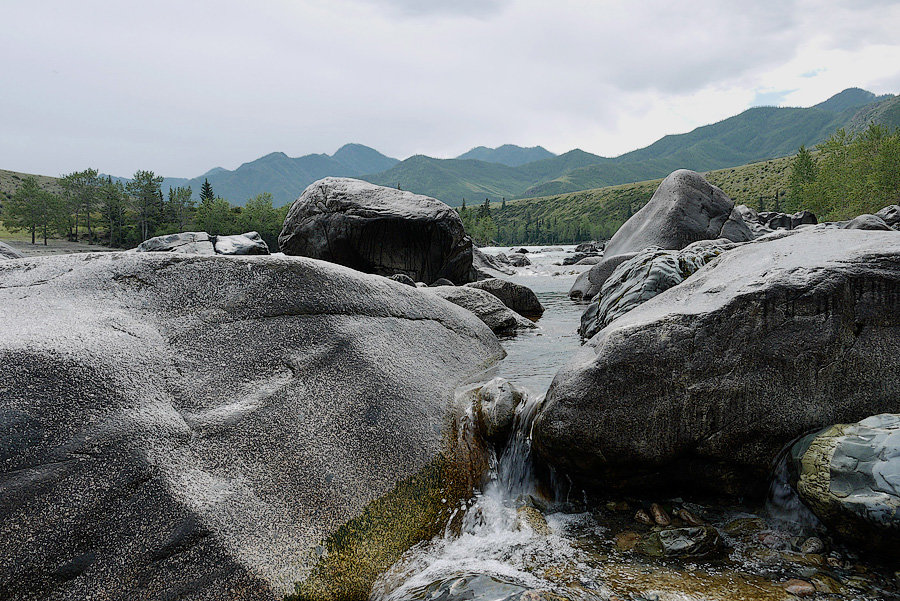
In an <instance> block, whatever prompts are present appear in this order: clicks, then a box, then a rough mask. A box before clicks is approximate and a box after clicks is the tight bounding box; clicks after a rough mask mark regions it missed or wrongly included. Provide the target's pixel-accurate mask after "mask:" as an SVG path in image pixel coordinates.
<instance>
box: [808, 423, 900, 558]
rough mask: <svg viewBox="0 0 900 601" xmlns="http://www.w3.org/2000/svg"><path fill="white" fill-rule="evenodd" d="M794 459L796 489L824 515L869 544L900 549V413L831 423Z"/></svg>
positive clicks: (844, 533)
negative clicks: (834, 424)
mask: <svg viewBox="0 0 900 601" xmlns="http://www.w3.org/2000/svg"><path fill="white" fill-rule="evenodd" d="M791 457H792V459H793V468H794V473H795V474H796V483H795V488H796V489H797V492H798V493H799V495H800V498H801V499H803V501H804V503H806V505H807V506H808V507H810V508H811V509H812V510H813V511H814V512H815V513H816V515H817V516H818V517H819V519H821V520H822V521H823V522H824V523H825V524H826V525H828V526H829V527H830V528H832V529H833V530H834V531H835V532H838V533H839V534H841V535H842V536H843V537H845V538H846V539H848V540H850V541H852V542H856V543H858V544H860V545H861V546H862V547H863V548H867V549H871V548H873V547H884V548H886V549H887V550H890V551H892V552H894V553H896V552H898V551H900V414H881V415H875V416H872V417H868V418H866V419H864V420H862V421H860V422H857V423H854V424H841V425H836V426H831V427H828V428H826V429H824V430H822V431H820V432H817V433H814V434H811V435H809V436H806V437H804V438H803V439H801V440H800V441H798V442H797V443H796V444H794V446H793V447H792V448H791Z"/></svg>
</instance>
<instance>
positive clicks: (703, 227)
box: [569, 169, 755, 300]
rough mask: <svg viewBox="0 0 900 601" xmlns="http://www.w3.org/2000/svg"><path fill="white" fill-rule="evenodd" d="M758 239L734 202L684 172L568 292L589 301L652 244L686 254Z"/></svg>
mask: <svg viewBox="0 0 900 601" xmlns="http://www.w3.org/2000/svg"><path fill="white" fill-rule="evenodd" d="M754 237H755V236H754V235H753V233H752V232H751V231H750V229H749V228H748V227H747V224H746V223H745V222H744V219H743V217H742V216H741V213H740V212H739V211H737V210H736V209H735V205H734V202H733V201H732V200H731V199H730V198H728V197H727V196H726V195H725V193H724V192H722V191H721V190H720V189H719V188H717V187H715V186H713V185H712V184H710V183H709V182H707V181H706V180H705V179H704V178H703V176H702V175H700V174H699V173H696V172H694V171H688V170H687V169H679V170H678V171H674V172H673V173H671V174H670V175H669V176H668V177H667V178H666V179H664V180H663V181H662V183H661V184H660V185H659V187H658V188H657V189H656V192H654V193H653V197H652V198H651V199H650V202H648V203H647V204H646V205H644V207H643V208H641V210H640V211H638V212H637V213H635V214H634V215H632V216H631V218H630V219H629V220H628V221H626V222H625V223H624V224H623V225H622V227H620V228H619V230H618V231H617V232H616V233H615V235H613V237H612V238H611V239H610V241H609V242H608V243H607V244H606V248H605V250H604V255H603V261H601V262H600V263H598V264H597V265H595V266H593V267H592V268H591V269H590V270H589V271H587V272H585V273H583V274H581V275H580V276H579V277H578V279H577V280H576V282H575V285H573V286H572V289H571V290H570V291H569V296H571V297H572V298H580V299H585V300H589V299H591V298H593V297H594V296H595V295H596V294H597V293H598V292H599V291H600V287H601V286H602V285H603V282H604V281H606V278H607V277H609V276H610V274H612V272H613V270H614V269H615V268H616V267H617V266H618V265H620V264H621V263H622V262H623V261H624V260H626V259H623V258H622V257H626V258H631V257H633V256H634V254H635V253H637V252H640V251H642V250H644V249H645V248H648V247H650V246H656V247H659V248H662V249H667V250H681V249H682V248H684V247H685V246H687V245H688V244H691V243H692V242H697V241H698V240H716V239H718V238H726V239H728V240H731V241H732V242H745V241H748V240H752V239H753V238H754Z"/></svg>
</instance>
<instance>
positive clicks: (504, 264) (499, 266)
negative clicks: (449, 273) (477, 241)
mask: <svg viewBox="0 0 900 601" xmlns="http://www.w3.org/2000/svg"><path fill="white" fill-rule="evenodd" d="M501 256H502V257H503V259H502V260H501V259H499V258H498V257H494V256H491V255H489V254H487V253H485V252H482V251H481V249H478V248H473V249H472V270H473V272H474V273H473V277H472V278H471V279H472V280H473V281H477V280H481V279H486V278H491V277H494V276H493V275H491V272H490V271H489V270H491V269H493V270H494V271H497V272H499V273H505V274H506V275H512V274H514V273H515V272H516V270H515V269H512V268H510V267H509V259H507V258H506V255H503V254H502V253H501Z"/></svg>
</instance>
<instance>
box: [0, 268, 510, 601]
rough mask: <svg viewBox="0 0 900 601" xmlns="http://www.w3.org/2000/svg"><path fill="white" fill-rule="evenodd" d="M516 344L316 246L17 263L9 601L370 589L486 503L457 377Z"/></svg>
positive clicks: (10, 333)
mask: <svg viewBox="0 0 900 601" xmlns="http://www.w3.org/2000/svg"><path fill="white" fill-rule="evenodd" d="M485 294H486V293H485ZM491 298H493V297H491ZM498 302H499V301H498ZM502 355H503V351H502V349H501V348H500V346H499V343H498V341H497V339H496V337H495V336H494V335H493V334H492V333H491V332H490V330H489V329H488V328H487V327H485V326H484V324H483V323H482V322H481V321H479V320H478V319H477V318H475V317H474V316H473V315H471V314H470V313H469V312H468V311H465V310H463V309H461V308H459V307H457V306H455V305H453V304H451V303H448V302H446V301H444V300H442V299H440V298H438V297H436V296H432V295H428V294H423V293H422V292H421V291H419V290H417V289H414V288H411V287H409V286H405V285H403V284H400V283H397V282H392V281H390V280H388V279H387V278H382V277H378V276H373V275H366V274H362V273H359V272H357V271H353V270H351V269H348V268H345V267H342V266H339V265H334V264H331V263H326V262H322V261H315V260H312V259H307V258H300V257H284V256H281V257H276V256H266V257H222V256H208V257H207V256H195V255H184V254H178V253H93V254H83V255H78V256H75V255H60V256H53V257H45V258H42V259H30V260H29V259H25V260H18V261H5V262H2V263H0V365H2V366H3V368H2V369H0V391H2V392H0V540H2V541H3V543H2V549H3V550H2V557H3V561H2V562H0V597H2V598H10V599H13V598H14V599H87V598H116V599H173V598H178V599H205V600H208V599H229V600H230V599H281V598H283V597H284V596H285V595H286V594H288V593H292V592H294V590H295V589H294V585H295V583H296V582H300V583H301V584H300V588H299V591H300V592H301V597H303V598H310V599H345V598H365V597H366V596H367V594H368V588H367V587H368V586H369V585H370V583H371V581H372V580H373V579H374V578H375V577H376V576H377V575H378V574H379V573H380V572H381V571H383V570H384V569H385V568H386V567H387V566H390V565H391V564H392V563H393V562H394V561H395V560H396V558H397V555H398V554H399V553H401V552H402V550H403V549H404V548H406V547H407V546H409V545H411V544H414V543H415V542H417V541H418V540H420V539H422V538H423V537H430V536H432V535H433V534H434V533H435V532H436V531H437V530H439V529H440V528H441V527H442V525H443V524H444V523H445V521H446V514H447V513H448V509H447V508H450V510H452V508H453V507H455V505H456V504H457V501H456V500H454V499H458V498H460V497H461V496H464V495H465V494H467V492H468V491H467V482H468V484H471V482H469V481H468V480H467V478H469V477H470V476H471V475H472V474H471V473H470V472H467V471H466V470H467V469H468V468H467V466H468V464H467V463H466V462H465V461H463V459H464V457H460V456H458V455H456V454H455V453H454V452H453V446H452V445H453V441H455V440H459V439H460V437H459V435H458V432H455V431H453V428H454V424H455V423H456V422H454V420H453V415H454V413H453V412H454V411H455V409H454V405H453V403H454V402H455V401H454V388H455V387H456V386H457V385H458V384H459V383H461V382H462V381H464V380H467V379H469V378H471V377H472V376H473V375H475V374H476V373H479V372H481V371H482V370H483V369H485V368H486V367H487V366H489V365H490V364H491V363H493V362H494V361H495V360H497V359H498V358H500V357H501V356H502ZM448 445H449V446H448ZM442 499H444V500H446V504H444V503H442V502H441V500H442ZM363 515H365V518H364V519H363V518H362V517H361V516H363ZM342 526H344V527H343V528H342ZM339 528H342V529H341V530H339ZM384 532H390V533H391V537H390V540H385V537H384V536H383V533H384ZM336 533H338V534H336Z"/></svg>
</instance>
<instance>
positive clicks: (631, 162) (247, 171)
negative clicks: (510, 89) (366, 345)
mask: <svg viewBox="0 0 900 601" xmlns="http://www.w3.org/2000/svg"><path fill="white" fill-rule="evenodd" d="M870 122H875V123H881V124H884V125H886V126H889V127H897V126H900V96H893V95H890V94H888V95H884V96H876V95H875V94H873V93H871V92H868V91H866V90H862V89H859V88H849V89H847V90H844V91H843V92H840V93H839V94H836V95H834V96H832V97H831V98H829V99H827V100H825V101H824V102H821V103H819V104H817V105H815V106H812V107H808V108H791V107H754V108H750V109H747V110H746V111H744V112H742V113H740V114H738V115H735V116H733V117H729V118H728V119H725V120H723V121H719V122H718V123H714V124H711V125H705V126H702V127H698V128H696V129H694V130H692V131H690V132H688V133H684V134H677V135H667V136H664V137H663V138H660V139H659V140H657V141H656V142H654V143H653V144H650V145H649V146H647V147H645V148H641V149H638V150H634V151H632V152H628V153H625V154H623V155H620V156H617V157H614V158H608V157H602V156H598V155H595V154H591V153H589V152H585V151H583V150H580V149H575V150H571V151H569V152H566V153H563V154H560V155H555V154H553V153H552V152H550V151H548V150H547V149H545V148H543V147H541V146H535V147H532V148H523V147H520V146H515V145H511V144H506V145H503V146H500V147H498V148H487V147H484V146H479V147H476V148H473V149H471V150H469V151H468V152H466V153H464V154H462V155H460V156H458V157H456V158H453V159H437V158H432V157H429V156H425V155H415V156H411V157H409V158H407V159H405V160H403V161H400V160H398V159H395V158H391V157H389V156H385V155H384V154H382V153H380V152H378V151H377V150H375V149H373V148H369V147H367V146H363V145H361V144H347V145H345V146H342V147H341V148H340V149H339V150H338V151H337V152H335V153H334V154H332V155H327V154H310V155H305V156H301V157H296V158H292V157H289V156H287V155H286V154H284V153H283V152H273V153H271V154H267V155H265V156H263V157H260V158H258V159H256V160H254V161H251V162H248V163H244V164H243V165H241V166H240V167H238V168H236V169H234V170H228V169H223V168H221V167H217V168H215V169H211V170H210V171H208V172H206V173H204V174H203V175H200V176H198V177H195V178H192V179H185V178H166V179H165V180H164V181H163V190H164V191H166V190H167V189H168V188H169V187H173V186H188V185H189V186H191V188H192V189H193V190H194V193H195V195H196V194H197V193H199V190H200V186H201V185H202V184H203V181H204V179H208V180H209V182H210V184H211V185H212V186H213V190H214V191H215V193H216V194H217V195H220V196H222V197H224V198H227V199H228V200H229V201H231V202H232V203H235V204H244V203H245V202H246V201H247V199H249V198H252V197H253V196H255V195H256V194H259V193H261V192H270V193H271V194H272V195H273V197H274V201H275V205H276V206H281V205H284V204H287V203H289V202H291V201H293V200H294V199H295V198H296V197H297V196H298V195H299V194H300V192H302V191H303V189H304V188H305V187H306V186H308V185H309V184H310V183H312V182H314V181H316V180H317V179H320V178H323V177H326V176H345V177H358V178H360V179H365V180H367V181H371V182H373V183H377V184H381V185H385V186H392V187H400V188H402V189H404V190H410V191H413V192H417V193H420V194H427V195H428V196H433V197H435V198H438V199H440V200H443V201H444V202H446V203H448V204H450V205H451V206H457V205H459V204H461V203H462V202H463V200H466V201H467V202H468V203H469V204H472V203H478V202H481V201H483V200H484V199H485V198H489V199H491V200H492V201H499V200H500V199H501V198H507V199H512V198H528V197H537V196H546V195H550V194H562V193H567V192H574V191H579V190H586V189H591V188H599V187H603V186H611V185H617V184H624V183H630V182H636V181H642V180H648V179H653V178H659V177H664V176H665V175H667V174H668V173H670V172H671V171H673V170H675V169H679V168H688V169H694V170H696V171H709V170H713V169H722V168H725V167H733V166H737V165H744V164H747V163H752V162H755V161H761V160H765V159H770V158H776V157H782V156H787V155H790V154H793V153H794V152H796V150H797V148H799V147H800V146H801V145H806V146H814V145H815V144H818V143H820V142H822V141H824V140H825V139H826V138H828V136H830V135H831V134H832V133H833V132H834V131H835V130H837V129H838V128H841V127H844V128H847V129H848V130H851V131H860V130H862V129H864V128H865V127H867V126H868V124H869V123H870Z"/></svg>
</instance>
